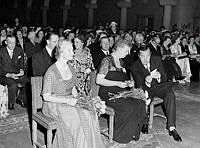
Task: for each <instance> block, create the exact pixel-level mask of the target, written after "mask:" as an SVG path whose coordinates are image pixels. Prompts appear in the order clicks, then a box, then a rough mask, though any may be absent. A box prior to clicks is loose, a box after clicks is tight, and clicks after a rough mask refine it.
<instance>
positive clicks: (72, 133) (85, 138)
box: [42, 64, 105, 148]
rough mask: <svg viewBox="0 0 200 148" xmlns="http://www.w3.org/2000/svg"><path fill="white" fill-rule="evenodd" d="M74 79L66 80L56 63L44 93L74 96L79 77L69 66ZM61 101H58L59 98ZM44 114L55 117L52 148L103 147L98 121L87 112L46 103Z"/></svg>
mask: <svg viewBox="0 0 200 148" xmlns="http://www.w3.org/2000/svg"><path fill="white" fill-rule="evenodd" d="M69 67H70V70H71V72H72V75H73V76H72V78H71V79H69V80H63V79H62V76H61V74H60V72H59V70H58V69H57V66H56V65H55V64H53V65H52V66H51V67H50V68H49V69H48V71H47V72H46V74H45V76H44V85H43V91H42V94H46V93H50V94H51V95H54V96H63V97H64V96H68V95H71V94H72V88H73V87H74V85H75V81H76V75H75V70H74V68H73V67H72V66H71V65H69ZM58 99H59V98H58ZM42 111H43V113H44V114H45V115H46V116H49V117H51V118H54V119H55V120H56V122H57V127H58V128H57V130H56V133H55V137H54V140H53V148H104V147H105V146H104V143H103V142H102V139H101V134H100V129H99V123H98V119H97V118H95V117H94V116H93V115H92V114H91V113H90V112H89V111H88V110H84V109H82V108H78V107H74V106H70V105H67V104H64V103H63V104H61V103H52V102H46V101H44V105H43V109H42Z"/></svg>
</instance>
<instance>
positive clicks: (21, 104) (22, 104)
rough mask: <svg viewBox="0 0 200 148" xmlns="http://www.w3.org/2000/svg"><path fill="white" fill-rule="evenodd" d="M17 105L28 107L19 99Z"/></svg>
mask: <svg viewBox="0 0 200 148" xmlns="http://www.w3.org/2000/svg"><path fill="white" fill-rule="evenodd" d="M16 103H17V104H19V105H20V106H21V107H26V103H24V102H23V101H22V100H20V99H17V100H16Z"/></svg>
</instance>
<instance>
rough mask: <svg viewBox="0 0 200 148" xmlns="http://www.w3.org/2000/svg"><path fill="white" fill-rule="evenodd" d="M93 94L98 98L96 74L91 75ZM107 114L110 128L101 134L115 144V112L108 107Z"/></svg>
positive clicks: (103, 130)
mask: <svg viewBox="0 0 200 148" xmlns="http://www.w3.org/2000/svg"><path fill="white" fill-rule="evenodd" d="M91 88H92V89H91V93H90V95H91V96H92V97H96V96H98V92H99V85H97V84H96V72H92V73H91ZM105 114H106V115H108V116H109V126H108V128H104V129H101V134H103V135H105V136H107V137H108V139H109V142H110V143H112V142H113V128H114V115H115V111H114V109H113V108H111V107H109V106H107V107H106V110H105Z"/></svg>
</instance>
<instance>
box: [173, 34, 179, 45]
mask: <svg viewBox="0 0 200 148" xmlns="http://www.w3.org/2000/svg"><path fill="white" fill-rule="evenodd" d="M178 38H179V35H174V36H173V37H172V44H174V43H175V42H176V40H177V39H178Z"/></svg>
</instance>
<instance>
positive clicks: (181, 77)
mask: <svg viewBox="0 0 200 148" xmlns="http://www.w3.org/2000/svg"><path fill="white" fill-rule="evenodd" d="M184 78H185V76H179V77H175V80H183V79H184Z"/></svg>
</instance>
